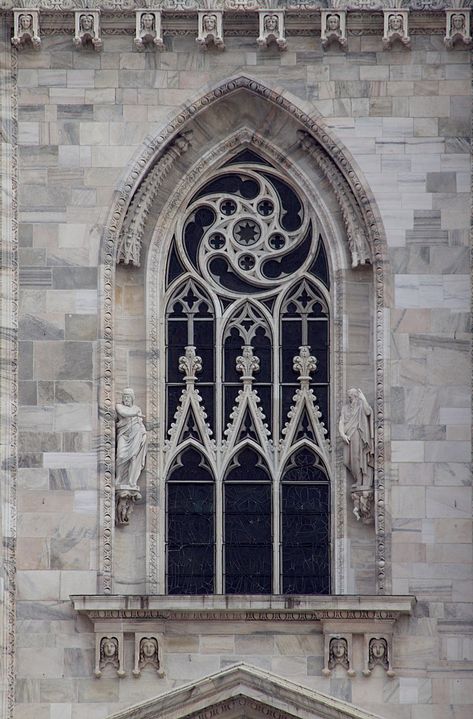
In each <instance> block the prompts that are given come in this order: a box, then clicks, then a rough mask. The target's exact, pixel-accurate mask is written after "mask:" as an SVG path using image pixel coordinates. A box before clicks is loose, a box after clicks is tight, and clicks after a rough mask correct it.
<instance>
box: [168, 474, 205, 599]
mask: <svg viewBox="0 0 473 719" xmlns="http://www.w3.org/2000/svg"><path fill="white" fill-rule="evenodd" d="M167 501H168V508H167V509H168V511H167V517H168V520H167V525H168V526H167V548H168V552H167V554H168V576H167V583H168V593H169V594H211V593H212V592H213V591H214V554H215V551H214V541H215V539H214V488H213V485H212V484H198V483H192V482H191V483H187V484H182V483H180V482H169V483H168V486H167Z"/></svg>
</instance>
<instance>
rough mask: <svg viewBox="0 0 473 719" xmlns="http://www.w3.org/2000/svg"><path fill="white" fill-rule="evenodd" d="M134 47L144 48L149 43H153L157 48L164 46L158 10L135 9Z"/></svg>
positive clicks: (160, 48)
mask: <svg viewBox="0 0 473 719" xmlns="http://www.w3.org/2000/svg"><path fill="white" fill-rule="evenodd" d="M135 17H136V34H135V40H134V43H135V47H136V48H137V50H144V49H145V47H147V46H149V45H154V46H155V47H156V48H158V50H162V49H163V48H164V41H163V37H162V31H161V11H160V10H146V9H145V10H137V11H136V13H135Z"/></svg>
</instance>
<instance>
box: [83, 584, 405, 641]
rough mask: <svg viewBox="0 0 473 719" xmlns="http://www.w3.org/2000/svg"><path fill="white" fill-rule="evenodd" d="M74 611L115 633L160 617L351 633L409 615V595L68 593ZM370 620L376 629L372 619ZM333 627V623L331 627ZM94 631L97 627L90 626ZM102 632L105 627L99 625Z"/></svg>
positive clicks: (387, 624) (385, 627)
mask: <svg viewBox="0 0 473 719" xmlns="http://www.w3.org/2000/svg"><path fill="white" fill-rule="evenodd" d="M71 600H72V603H73V606H74V609H75V611H76V612H79V613H80V614H85V615H86V616H87V617H88V618H89V619H90V620H91V621H92V622H93V623H94V625H100V626H101V627H108V626H111V625H113V624H115V626H117V627H118V625H119V627H120V630H121V631H124V632H128V631H134V622H135V621H136V620H143V619H146V620H155V621H159V622H166V621H186V620H188V621H206V620H208V621H216V620H218V621H232V622H235V621H244V622H251V621H269V622H319V621H320V622H322V623H323V631H324V633H325V632H330V633H333V634H335V633H338V634H340V633H343V632H351V633H353V634H355V633H357V634H360V633H362V634H363V633H366V632H371V633H373V631H378V628H379V630H381V625H380V622H381V623H382V625H383V630H384V631H388V630H389V631H390V632H391V631H392V629H390V627H392V626H393V624H394V622H395V621H396V620H397V619H399V618H400V617H402V616H406V615H407V616H408V615H410V614H411V613H412V610H413V607H414V605H415V602H416V599H415V597H413V596H410V595H406V596H388V595H384V596H374V595H373V596H347V595H344V596H342V595H327V596H310V595H295V596H283V595H268V596H262V595H258V596H249V595H228V596H227V595H206V596H172V597H171V596H166V595H128V596H124V595H118V594H108V595H104V594H95V595H73V596H71ZM373 621H376V629H374V628H373V625H372V622H373ZM334 625H335V626H334ZM96 630H97V628H96ZM104 631H105V629H104Z"/></svg>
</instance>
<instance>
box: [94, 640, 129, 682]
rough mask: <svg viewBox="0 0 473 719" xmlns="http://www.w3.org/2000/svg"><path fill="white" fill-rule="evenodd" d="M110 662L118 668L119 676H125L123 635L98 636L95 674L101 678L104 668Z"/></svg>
mask: <svg viewBox="0 0 473 719" xmlns="http://www.w3.org/2000/svg"><path fill="white" fill-rule="evenodd" d="M108 664H110V665H111V666H112V667H114V669H116V672H117V675H118V676H119V677H124V676H125V672H124V671H123V668H122V667H123V635H122V634H120V633H118V634H117V636H105V637H101V638H99V637H97V640H96V644H95V672H94V673H95V676H96V677H97V679H100V677H101V676H102V670H103V669H104V668H105V667H106V666H107V665H108Z"/></svg>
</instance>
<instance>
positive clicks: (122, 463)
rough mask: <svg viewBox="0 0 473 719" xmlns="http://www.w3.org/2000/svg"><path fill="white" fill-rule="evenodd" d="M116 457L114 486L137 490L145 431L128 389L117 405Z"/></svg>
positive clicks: (138, 409)
mask: <svg viewBox="0 0 473 719" xmlns="http://www.w3.org/2000/svg"><path fill="white" fill-rule="evenodd" d="M115 409H116V413H117V456H116V470H115V477H116V485H117V487H129V488H130V489H138V480H139V478H140V474H141V472H142V470H143V468H144V466H145V459H146V429H145V426H144V424H143V415H142V414H141V409H140V408H139V407H138V406H137V405H136V404H135V393H134V392H133V390H132V389H130V388H129V387H128V388H127V389H124V390H123V394H122V401H121V403H120V402H119V403H117V405H116V407H115Z"/></svg>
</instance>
